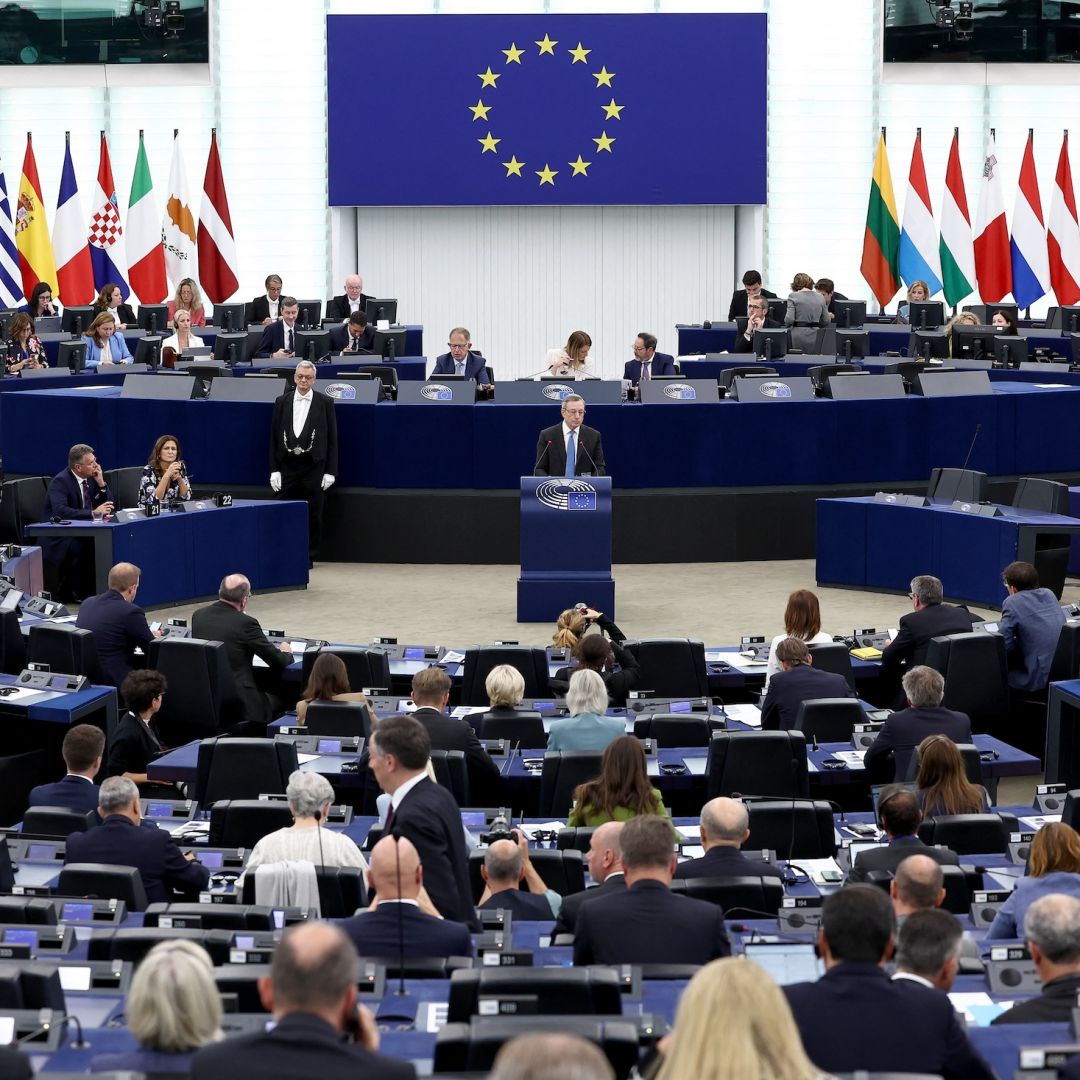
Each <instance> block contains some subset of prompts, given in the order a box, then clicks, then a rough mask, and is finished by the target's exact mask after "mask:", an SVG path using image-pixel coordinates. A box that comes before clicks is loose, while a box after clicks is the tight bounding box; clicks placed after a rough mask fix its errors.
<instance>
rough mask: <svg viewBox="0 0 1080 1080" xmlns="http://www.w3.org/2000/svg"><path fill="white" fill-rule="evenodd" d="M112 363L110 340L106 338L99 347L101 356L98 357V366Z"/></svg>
mask: <svg viewBox="0 0 1080 1080" xmlns="http://www.w3.org/2000/svg"><path fill="white" fill-rule="evenodd" d="M111 361H112V338H111V337H109V338H106V339H105V344H104V345H102V346H101V356H100V357H98V363H99V364H108V363H110V362H111Z"/></svg>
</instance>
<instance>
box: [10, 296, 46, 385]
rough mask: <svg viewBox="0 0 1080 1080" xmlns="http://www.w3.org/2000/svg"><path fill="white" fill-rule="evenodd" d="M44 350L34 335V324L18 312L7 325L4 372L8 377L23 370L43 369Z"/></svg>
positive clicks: (25, 315)
mask: <svg viewBox="0 0 1080 1080" xmlns="http://www.w3.org/2000/svg"><path fill="white" fill-rule="evenodd" d="M48 366H49V365H48V364H47V363H46V362H45V350H44V349H43V348H42V346H41V342H40V341H39V340H38V338H37V335H36V334H35V333H34V323H33V320H32V319H31V318H30V316H29V315H27V314H26V312H24V311H20V312H19V314H18V315H16V316H15V317H14V318H13V319H12V320H11V322H10V323H8V339H7V356H6V357H5V358H4V370H5V372H6V373H7V374H8V375H18V373H19V372H20V371H22V369H23V368H43V367H48Z"/></svg>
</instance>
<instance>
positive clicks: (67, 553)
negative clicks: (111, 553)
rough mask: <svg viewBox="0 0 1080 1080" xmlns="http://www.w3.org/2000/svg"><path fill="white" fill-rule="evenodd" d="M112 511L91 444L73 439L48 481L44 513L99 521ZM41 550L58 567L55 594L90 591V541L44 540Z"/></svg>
mask: <svg viewBox="0 0 1080 1080" xmlns="http://www.w3.org/2000/svg"><path fill="white" fill-rule="evenodd" d="M112 512H113V503H112V496H111V495H110V494H109V488H108V485H107V484H106V483H105V477H104V475H103V474H102V471H101V463H100V462H99V461H98V459H97V458H96V457H95V456H94V448H93V447H92V446H87V445H86V443H76V444H75V445H74V446H73V447H72V448H71V449H70V450H69V451H68V467H67V468H66V469H65V470H64V471H63V472H60V473H57V474H56V475H55V476H54V477H53V478H52V480H51V481H50V482H49V490H48V492H47V493H46V495H45V516H46V517H47V518H49V517H55V518H60V519H62V520H65V521H100V520H102V519H105V518H107V517H109V516H110V515H111V514H112ZM41 549H42V554H43V555H44V556H45V558H46V559H48V560H49V562H51V563H55V564H57V566H58V568H59V577H60V582H59V588H58V590H57V591H58V594H59V596H58V598H59V599H60V600H76V601H79V600H82V598H83V597H84V596H89V595H90V594H91V593H92V592H93V591H94V587H93V580H94V547H93V542H92V541H90V540H85V539H77V540H44V541H42V545H41Z"/></svg>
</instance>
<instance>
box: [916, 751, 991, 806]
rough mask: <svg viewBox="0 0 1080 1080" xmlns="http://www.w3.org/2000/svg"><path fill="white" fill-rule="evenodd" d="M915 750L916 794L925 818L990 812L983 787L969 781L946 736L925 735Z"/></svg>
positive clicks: (957, 754)
mask: <svg viewBox="0 0 1080 1080" xmlns="http://www.w3.org/2000/svg"><path fill="white" fill-rule="evenodd" d="M916 753H917V754H918V757H919V774H918V776H917V777H916V778H915V785H916V787H917V788H918V791H917V793H916V794H917V796H918V799H919V807H920V809H921V810H922V814H923V817H924V818H928V817H941V816H942V815H945V816H948V815H950V814H987V813H989V812H990V799H989V797H988V796H987V794H986V788H984V787H983V786H982V785H981V784H973V783H972V782H971V781H970V780H968V778H967V773H966V772H965V771H964V759H963V757H961V756H960V751H959V750H958V749H957V748H956V743H954V742H953V741H952V739H950V738H949V737H948V736H947V735H928V736H927V737H926V738H925V739H923V741H922V742H921V743H919V749H918V750H917V751H916Z"/></svg>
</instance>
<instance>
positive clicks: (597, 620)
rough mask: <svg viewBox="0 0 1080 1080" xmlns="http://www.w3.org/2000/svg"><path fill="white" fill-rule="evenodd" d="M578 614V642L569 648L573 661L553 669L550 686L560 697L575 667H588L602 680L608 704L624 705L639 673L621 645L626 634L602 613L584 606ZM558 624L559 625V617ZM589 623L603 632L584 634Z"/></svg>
mask: <svg viewBox="0 0 1080 1080" xmlns="http://www.w3.org/2000/svg"><path fill="white" fill-rule="evenodd" d="M563 614H564V615H565V614H566V612H564V613H563ZM580 615H581V616H582V619H583V625H582V627H581V629H580V630H578V631H577V632H576V633H575V634H574V636H575V637H576V638H577V641H576V644H574V645H573V650H572V651H573V657H574V661H575V663H573V664H571V665H569V666H568V667H564V668H559V670H558V671H557V672H555V675H554V676H553V677H552V679H551V689H552V691H553V692H554V693H556V694H558V695H559V696H563V695H565V694H566V691H567V689H568V687H569V685H570V676H571V675H572V674H573V673H574V672H575V671H576V670H577V669H578V668H589V669H591V670H592V671H595V672H596V673H597V674H598V675H599V676H600V678H602V679H603V680H604V683H605V684H606V685H607V691H608V697H609V698H610V699H611V704H612V705H618V706H622V705H625V704H626V695H627V694H628V693H629V692H630V691H631V690H633V689H634V688H635V687H636V686H637V684H638V678H639V677H640V674H641V669H640V667H639V666H638V662H637V660H636V659H635V657H634V654H633V653H632V652H630V650H629V649H627V648H625V647H624V646H623V644H622V643H623V642H624V641H625V640H626V635H625V634H624V633H623V632H622V631H621V630H620V629H619V628H618V627H617V626H616V625H615V624H614V623H613V622H612V621H611V620H610V619H609V618H608V617H607V616H606V615H605V614H603V612H600V611H594V610H593V609H592V608H586V609H585V610H584V611H581V612H580ZM559 625H560V627H561V626H562V618H561V617H560V621H559ZM589 625H595V626H596V627H597V629H599V630H600V631H602V632H601V633H598V634H589V633H586V632H585V630H586V629H587V628H588V626H589ZM572 629H575V630H576V629H577V628H576V627H574V628H572ZM616 664H618V666H619V670H618V671H615V670H614V669H615V665H616Z"/></svg>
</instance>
